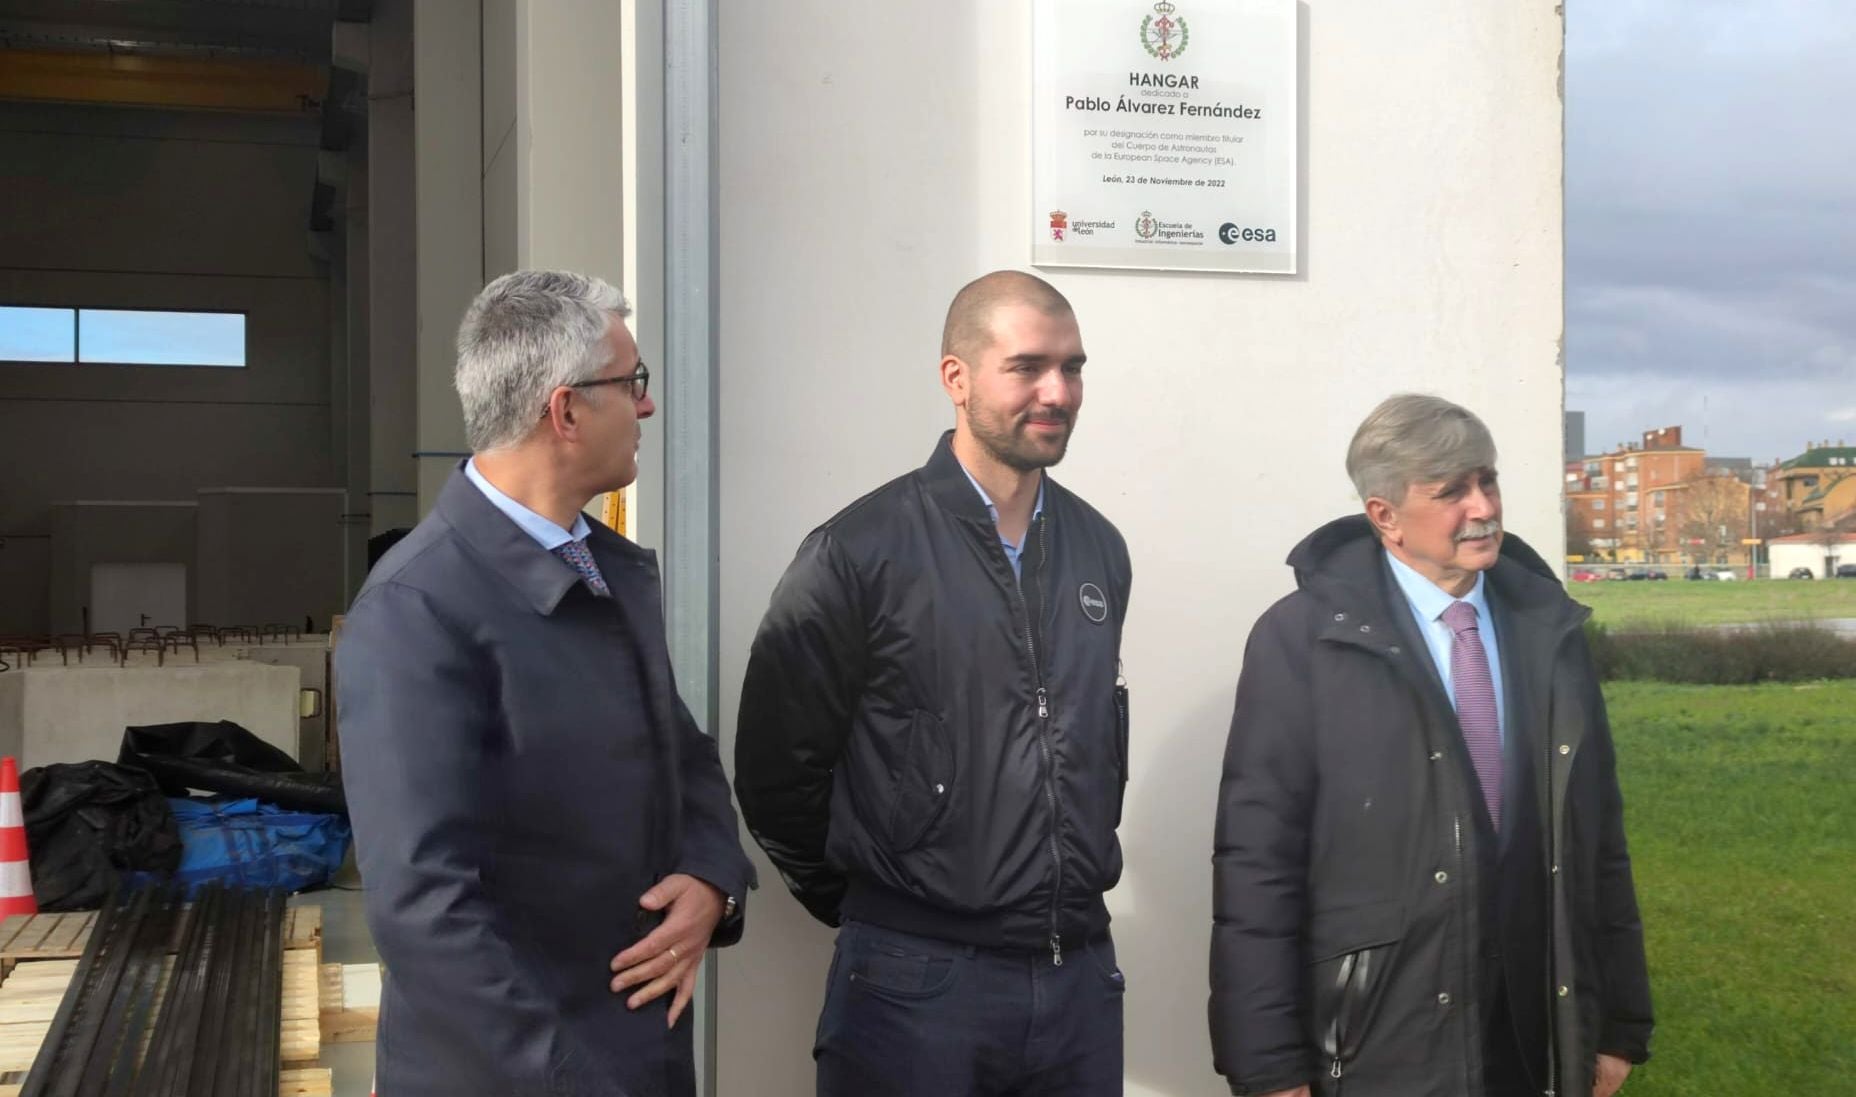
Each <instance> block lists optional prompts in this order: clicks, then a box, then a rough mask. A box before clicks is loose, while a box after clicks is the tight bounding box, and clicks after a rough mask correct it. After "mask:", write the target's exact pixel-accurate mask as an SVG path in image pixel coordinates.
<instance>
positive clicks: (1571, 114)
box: [1566, 0, 1856, 458]
mask: <svg viewBox="0 0 1856 1097" xmlns="http://www.w3.org/2000/svg"><path fill="white" fill-rule="evenodd" d="M1852 58H1856V5H1853V4H1849V3H1847V2H1846V0H1834V2H1832V0H1762V2H1761V3H1758V4H1751V3H1744V2H1741V0H1574V2H1573V3H1570V4H1569V5H1568V12H1567V51H1566V324H1567V333H1566V334H1567V339H1566V354H1567V406H1568V407H1570V408H1573V409H1575V410H1584V411H1585V412H1586V416H1587V438H1588V443H1589V445H1590V446H1591V447H1592V448H1600V447H1604V446H1610V445H1613V444H1615V443H1616V442H1618V441H1621V440H1625V439H1635V438H1636V437H1637V436H1638V434H1640V433H1641V432H1642V431H1643V430H1646V429H1649V428H1652V427H1657V426H1664V425H1669V424H1673V423H1678V422H1679V423H1682V424H1683V425H1684V426H1685V427H1687V428H1688V437H1689V438H1690V439H1691V440H1692V441H1696V442H1700V441H1704V440H1705V441H1706V443H1707V444H1708V446H1709V448H1710V449H1711V450H1714V451H1716V452H1719V453H1723V454H1727V455H1731V456H1753V457H1758V458H1769V457H1774V456H1791V455H1793V454H1795V453H1797V452H1798V450H1799V449H1800V448H1801V447H1802V445H1803V443H1804V442H1805V441H1806V440H1807V439H1822V438H1830V439H1831V440H1833V441H1834V440H1836V439H1837V438H1839V437H1841V438H1846V439H1856V61H1852ZM1704 435H1705V438H1704Z"/></svg>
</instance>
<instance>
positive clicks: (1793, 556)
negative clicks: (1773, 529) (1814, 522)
mask: <svg viewBox="0 0 1856 1097" xmlns="http://www.w3.org/2000/svg"><path fill="white" fill-rule="evenodd" d="M1767 553H1768V556H1767V560H1768V562H1769V565H1770V566H1769V567H1768V569H1767V572H1766V574H1768V575H1770V576H1771V577H1772V578H1774V579H1784V578H1787V577H1788V576H1790V575H1791V573H1792V569H1793V568H1810V569H1811V578H1813V579H1822V578H1824V561H1825V559H1826V558H1829V559H1831V560H1833V561H1835V564H1833V565H1832V566H1831V571H1832V572H1835V571H1836V565H1837V564H1847V563H1849V562H1850V561H1852V560H1856V541H1851V542H1845V543H1843V544H1839V545H1831V546H1826V545H1825V544H1824V543H1823V542H1822V541H1812V542H1796V541H1790V542H1785V543H1782V544H1781V543H1778V542H1773V543H1772V544H1771V545H1770V546H1769V547H1768V548H1767Z"/></svg>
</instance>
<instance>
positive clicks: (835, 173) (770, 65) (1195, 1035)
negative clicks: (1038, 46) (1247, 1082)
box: [719, 0, 1562, 1097]
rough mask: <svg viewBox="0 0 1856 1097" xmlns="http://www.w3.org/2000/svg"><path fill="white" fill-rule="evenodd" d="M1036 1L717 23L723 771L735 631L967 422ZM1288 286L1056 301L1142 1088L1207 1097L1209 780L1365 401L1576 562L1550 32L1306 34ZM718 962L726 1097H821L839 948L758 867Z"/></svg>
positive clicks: (1543, 16) (800, 10) (1475, 14)
mask: <svg viewBox="0 0 1856 1097" xmlns="http://www.w3.org/2000/svg"><path fill="white" fill-rule="evenodd" d="M1028 7H1029V6H1028V5H1009V6H1008V5H997V4H983V3H979V2H977V0H964V2H955V3H945V2H943V3H927V2H924V0H897V2H895V3H891V4H884V5H876V6H865V7H863V8H860V9H858V10H857V12H856V17H855V18H846V17H845V12H844V9H843V7H842V6H841V5H837V4H831V3H825V2H821V0H793V2H790V3H785V4H777V5H776V4H749V3H724V4H722V5H721V41H720V43H719V50H720V58H721V65H720V72H721V77H720V80H721V87H720V93H721V106H720V124H721V143H722V144H721V210H722V224H721V239H722V251H721V280H722V285H721V293H722V316H721V338H722V344H721V348H722V352H721V359H722V370H723V377H722V406H721V409H720V415H721V432H720V433H721V439H722V442H721V445H722V500H721V514H722V537H721V546H722V557H721V599H722V629H723V635H722V669H721V681H722V688H723V697H722V705H721V708H722V711H723V713H724V714H725V726H724V727H723V729H722V734H723V738H724V755H725V756H727V755H729V754H731V753H732V734H733V726H732V725H733V716H734V713H735V710H736V708H737V705H738V701H739V683H740V680H741V675H742V671H743V667H744V663H745V658H746V651H747V647H748V643H749V640H750V638H751V636H752V633H753V630H754V627H755V625H756V623H757V621H758V619H759V617H760V614H761V612H762V610H763V609H764V607H765V605H766V599H767V596H768V594H769V592H770V591H771V589H772V586H773V583H774V581H775V579H776V578H777V576H778V575H779V573H780V571H781V570H782V569H783V568H784V566H785V564H786V562H787V560H788V558H789V554H790V552H791V549H792V548H793V547H795V546H797V544H798V542H799V540H800V539H801V537H802V536H803V535H804V534H805V532H806V531H807V530H809V529H810V528H812V527H813V526H814V525H816V524H817V523H819V522H820V521H822V520H824V519H825V518H827V517H829V516H830V515H831V514H832V513H833V512H835V511H836V510H838V509H839V508H840V507H842V506H844V505H845V504H846V503H848V502H850V501H851V500H852V499H854V498H855V497H857V496H858V495H859V494H861V493H863V492H865V491H867V490H869V489H870V488H872V487H874V486H876V485H877V484H878V483H880V482H882V481H883V480H885V479H888V478H889V477H891V476H893V475H896V474H899V473H901V472H903V471H905V470H907V469H909V468H912V467H914V466H916V465H917V464H919V463H920V462H921V461H922V460H923V459H924V458H925V457H926V456H927V454H928V452H929V449H930V447H931V446H932V444H933V442H934V440H935V437H936V435H937V432H938V431H940V430H941V429H942V428H943V427H945V426H946V425H948V424H949V423H950V422H951V413H950V411H949V409H948V407H947V405H946V401H945V398H944V397H943V396H942V394H941V393H940V391H939V388H938V386H937V384H936V381H935V363H936V359H937V344H938V338H939V325H940V321H941V316H942V313H943V311H944V309H945V307H946V304H947V301H948V299H949V297H950V296H951V295H952V293H953V292H954V290H955V289H957V288H958V287H959V286H960V285H961V284H962V283H964V282H965V281H966V280H968V279H969V278H971V277H973V276H975V275H977V274H979V273H982V272H984V271H986V270H989V269H993V268H997V267H1019V266H1023V265H1024V264H1025V263H1026V261H1027V258H1028V241H1029V238H1030V232H1031V226H1030V225H1028V224H1027V221H1026V218H1027V216H1028V213H1029V191H1030V179H1029V172H1030V163H1031V148H1030V146H1029V141H1030V133H1029V119H1030V117H1031V104H1030V101H1029V94H1030V63H1031V48H1032V43H1031V36H1030V26H1029V21H1030V20H1029V14H1028ZM1302 21H1303V31H1302V34H1303V47H1304V54H1305V58H1306V60H1305V62H1304V76H1303V85H1304V96H1303V98H1304V103H1303V106H1304V109H1303V111H1302V116H1303V119H1304V122H1303V138H1302V143H1303V149H1304V151H1303V155H1302V161H1303V166H1302V178H1303V186H1302V194H1303V199H1302V207H1301V211H1300V212H1301V221H1302V224H1303V226H1304V228H1303V232H1304V240H1303V246H1302V256H1303V261H1302V263H1303V266H1302V269H1303V273H1302V274H1300V275H1297V276H1295V277H1287V278H1284V277H1232V276H1193V275H1140V274H1132V273H1125V272H1113V271H1100V272H1088V271H1060V272H1056V273H1054V274H1052V275H1051V276H1050V277H1051V280H1052V281H1053V282H1054V283H1056V284H1057V285H1058V287H1059V288H1061V289H1062V290H1063V291H1064V292H1065V293H1067V294H1068V295H1069V296H1070V298H1071V300H1072V301H1073V302H1074V304H1075V306H1076V309H1077V312H1078V315H1079V317H1080V319H1081V324H1082V331H1083V336H1084V340H1085V344H1086V346H1087V349H1088V352H1089V355H1090V364H1089V367H1088V370H1087V374H1086V376H1087V379H1088V388H1087V395H1086V399H1085V404H1084V408H1083V412H1082V415H1081V417H1080V419H1079V425H1078V429H1077V434H1076V440H1075V442H1074V444H1073V445H1072V447H1071V455H1070V457H1069V459H1068V461H1066V462H1065V463H1064V465H1063V466H1062V467H1060V468H1059V469H1058V470H1057V472H1056V475H1057V477H1058V478H1059V479H1060V480H1061V481H1063V482H1064V483H1065V484H1067V485H1068V486H1070V487H1071V488H1073V489H1075V490H1076V491H1078V492H1080V493H1081V494H1082V495H1083V496H1084V497H1086V498H1088V499H1089V500H1091V501H1092V502H1094V503H1095V504H1096V505H1097V506H1098V507H1099V508H1100V509H1102V510H1103V511H1104V512H1105V513H1106V514H1108V515H1109V517H1111V518H1112V519H1113V520H1115V521H1116V522H1117V523H1118V524H1119V525H1120V527H1121V529H1122V531H1123V532H1124V533H1125V534H1126V535H1127V538H1128V542H1129V545H1130V548H1131V550H1132V553H1133V559H1134V568H1135V580H1134V593H1133V605H1132V610H1131V613H1130V617H1129V621H1128V633H1127V641H1126V647H1125V658H1126V666H1127V675H1128V678H1129V680H1130V682H1131V686H1132V690H1133V696H1134V712H1135V725H1134V736H1133V737H1134V744H1133V758H1132V769H1133V780H1132V784H1131V786H1130V789H1129V793H1128V804H1127V813H1126V816H1125V821H1124V823H1123V826H1122V828H1121V833H1122V840H1123V843H1124V846H1125V849H1126V853H1127V864H1128V869H1127V873H1126V875H1125V877H1124V879H1123V882H1122V884H1121V887H1120V888H1119V889H1118V890H1117V891H1116V892H1115V893H1114V894H1112V895H1111V896H1110V901H1109V902H1110V908H1111V910H1112V911H1113V913H1114V915H1115V919H1116V921H1115V930H1116V932H1117V934H1118V943H1119V948H1120V955H1121V959H1122V962H1123V964H1124V966H1125V968H1126V970H1127V973H1128V982H1129V992H1128V1014H1127V1016H1128V1031H1127V1056H1128V1059H1127V1061H1128V1092H1130V1093H1133V1094H1207V1095H1210V1094H1220V1093H1224V1092H1227V1091H1226V1089H1225V1087H1224V1085H1223V1083H1222V1082H1221V1081H1220V1080H1219V1079H1218V1078H1217V1077H1216V1076H1214V1075H1213V1073H1212V1069H1211V1061H1210V1053H1209V1043H1208V1040H1207V1037H1206V1032H1205V998H1206V987H1207V982H1206V971H1205V965H1206V956H1207V946H1208V940H1209V934H1210V905H1211V899H1210V885H1211V879H1210V852H1211V827H1212V819H1213V812H1214V806H1215V794H1216V788H1217V775H1218V771H1219V763H1220V758H1221V756H1222V750H1223V745H1224V737H1225V731H1226V727H1227V724H1228V720H1229V716H1230V708H1231V699H1232V690H1233V688H1234V685H1235V682H1236V678H1237V673H1238V663H1239V658H1240V652H1241V648H1242V644H1243V640H1244V637H1245V635H1246V633H1247V631H1248V629H1249V627H1250V625H1251V623H1252V621H1253V620H1254V619H1255V618H1256V616H1257V615H1258V613H1260V612H1261V611H1262V610H1263V609H1264V608H1265V607H1266V606H1267V605H1268V604H1269V603H1270V602H1271V601H1272V600H1274V599H1275V598H1277V597H1279V596H1280V595H1282V594H1283V593H1285V592H1286V591H1287V590H1288V589H1290V586H1291V582H1292V580H1291V576H1290V574H1289V571H1288V570H1287V569H1286V568H1285V567H1283V566H1282V563H1281V561H1282V559H1283V557H1284V555H1285V554H1286V553H1287V551H1288V550H1289V548H1290V547H1291V546H1292V545H1293V544H1294V543H1295V542H1296V541H1297V540H1298V539H1299V538H1301V537H1302V536H1303V535H1304V534H1305V533H1307V532H1308V531H1309V530H1310V529H1311V528H1313V527H1314V526H1315V525H1317V524H1318V523H1320V522H1322V521H1324V520H1326V519H1329V518H1332V517H1334V516H1336V515H1339V514H1341V513H1344V512H1347V511H1350V510H1352V509H1354V508H1355V507H1356V506H1357V501H1356V500H1355V499H1354V498H1353V495H1352V492H1351V490H1350V489H1349V487H1348V484H1347V481H1346V478H1345V475H1344V472H1343V469H1342V454H1343V451H1344V448H1345V445H1346V442H1347V439H1348V438H1349V436H1350V435H1351V433H1352V430H1353V428H1354V426H1355V425H1356V424H1357V423H1358V421H1359V419H1360V418H1361V417H1362V416H1363V415H1364V414H1365V413H1366V412H1367V410H1368V409H1370V408H1371V407H1372V406H1373V405H1374V404H1375V403H1376V402H1378V401H1379V400H1380V399H1381V398H1383V397H1384V396H1386V395H1388V394H1390V393H1392V392H1395V391H1399V390H1406V389H1421V390H1429V391H1434V392H1438V393H1441V394H1444V395H1446V396H1449V397H1451V398H1453V399H1456V400H1459V401H1461V402H1463V403H1465V404H1467V405H1469V406H1471V407H1472V408H1474V409H1475V410H1477V411H1478V412H1480V413H1481V414H1482V415H1483V416H1484V417H1485V418H1486V419H1487V420H1488V422H1489V424H1490V426H1491V427H1492V428H1493V430H1494V432H1495V435H1496V437H1497V439H1498V441H1499V442H1500V444H1501V446H1502V450H1503V472H1504V486H1505V488H1506V499H1507V507H1508V521H1509V524H1510V526H1511V528H1512V529H1513V530H1515V531H1516V532H1517V533H1519V534H1520V535H1521V536H1523V537H1525V538H1528V539H1530V540H1532V541H1533V543H1535V544H1536V545H1537V547H1539V549H1540V550H1541V552H1542V554H1543V555H1544V556H1545V557H1546V558H1547V559H1550V560H1551V559H1557V558H1558V557H1559V553H1560V550H1561V537H1562V535H1561V521H1560V509H1559V497H1560V467H1559V460H1560V457H1559V454H1560V443H1561V439H1560V430H1561V407H1562V398H1561V391H1562V390H1561V369H1560V362H1559V353H1560V350H1559V348H1560V335H1561V311H1560V296H1561V231H1560V226H1561V216H1560V174H1561V156H1560V124H1561V105H1560V97H1559V91H1558V76H1559V56H1560V44H1561V21H1560V17H1559V14H1558V12H1557V10H1556V6H1555V4H1554V3H1552V2H1551V0H1515V2H1512V3H1504V4H1488V3H1482V2H1480V0H1414V2H1412V3H1406V4H1398V5H1384V4H1375V3H1369V2H1367V0H1332V2H1328V3H1323V4H1320V5H1304V6H1303V9H1302ZM762 868H763V873H764V876H763V879H764V881H765V883H764V886H763V889H762V891H761V892H760V893H759V894H758V895H756V896H755V897H754V900H753V903H752V905H751V906H750V916H749V932H748V938H747V942H746V943H745V944H744V945H743V946H742V947H740V948H738V949H733V950H730V951H728V952H726V953H725V954H724V958H723V960H722V963H721V1015H720V1023H719V1033H720V1079H719V1081H720V1086H719V1092H721V1093H724V1094H734V1093H753V1094H756V1095H757V1097H779V1095H786V1094H791V1095H799V1094H805V1093H810V1092H811V1086H812V1062H811V1058H810V1055H809V1051H810V1048H811V1041H812V1037H813V1031H814V1024H815V1018H816V1011H817V1007H818V1004H819V1001H820V995H821V991H822V988H823V985H824V981H825V970H826V964H827V960H828V957H829V949H830V935H829V934H828V933H827V932H826V931H825V930H823V929H822V928H820V927H818V926H817V925H815V924H812V923H811V922H810V921H809V919H808V918H807V917H806V916H805V915H804V914H803V912H802V911H801V910H800V908H799V907H798V905H797V904H796V903H794V902H793V901H792V900H791V899H790V898H789V897H788V896H786V895H785V893H784V891H783V889H782V887H781V885H780V882H779V878H778V876H777V875H776V874H775V873H773V872H772V870H771V869H770V868H768V867H767V866H766V864H765V862H764V861H763V862H762Z"/></svg>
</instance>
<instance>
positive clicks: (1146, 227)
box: [1134, 210, 1160, 240]
mask: <svg viewBox="0 0 1856 1097" xmlns="http://www.w3.org/2000/svg"><path fill="white" fill-rule="evenodd" d="M1159 231H1160V226H1159V225H1158V224H1156V223H1155V221H1154V215H1153V213H1152V212H1151V211H1149V210H1142V211H1141V215H1140V216H1139V217H1137V218H1135V219H1134V235H1136V236H1138V237H1140V238H1141V239H1143V240H1152V239H1153V238H1154V233H1156V232H1159Z"/></svg>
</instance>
